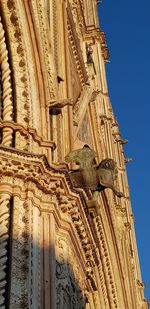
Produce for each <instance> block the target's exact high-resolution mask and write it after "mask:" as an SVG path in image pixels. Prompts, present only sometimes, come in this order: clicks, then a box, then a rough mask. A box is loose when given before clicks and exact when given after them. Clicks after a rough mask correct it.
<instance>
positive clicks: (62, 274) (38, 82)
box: [0, 0, 148, 309]
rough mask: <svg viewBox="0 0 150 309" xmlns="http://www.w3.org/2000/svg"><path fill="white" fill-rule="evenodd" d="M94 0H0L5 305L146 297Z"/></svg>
mask: <svg viewBox="0 0 150 309" xmlns="http://www.w3.org/2000/svg"><path fill="white" fill-rule="evenodd" d="M97 2H98V1H96V0H0V309H23V308H24V309H25V308H26V309H62V308H63V309H115V308H118V309H147V308H148V302H147V300H146V299H145V298H144V292H143V291H144V284H143V283H142V280H141V274H140V266H139V261H138V253H137V248H136V240H135V234H134V222H133V214H132V209H131V206H130V197H129V188H128V182H127V176H126V168H125V163H126V162H127V159H126V158H125V155H124V151H123V144H124V143H125V142H126V140H125V141H124V140H122V138H121V136H120V133H119V127H118V123H117V121H116V119H115V116H114V114H113V110H112V106H111V103H110V98H109V94H108V89H107V81H106V74H105V63H106V62H108V60H109V52H108V48H107V44H106V39H105V33H104V32H103V31H101V28H100V26H99V21H98V14H97Z"/></svg>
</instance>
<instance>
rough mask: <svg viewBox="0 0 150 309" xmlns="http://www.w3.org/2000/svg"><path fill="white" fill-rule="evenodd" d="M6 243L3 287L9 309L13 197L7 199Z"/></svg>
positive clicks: (7, 308) (6, 305) (6, 306)
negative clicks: (4, 281) (4, 285)
mask: <svg viewBox="0 0 150 309" xmlns="http://www.w3.org/2000/svg"><path fill="white" fill-rule="evenodd" d="M8 225H9V226H8V235H9V238H8V243H7V247H6V249H7V257H8V260H7V266H6V282H7V283H6V289H5V308H6V309H9V308H10V306H9V303H10V283H11V261H12V234H13V197H11V198H10V201H9V223H8Z"/></svg>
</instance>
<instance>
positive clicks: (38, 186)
mask: <svg viewBox="0 0 150 309" xmlns="http://www.w3.org/2000/svg"><path fill="white" fill-rule="evenodd" d="M0 157H1V160H0V174H1V179H0V182H1V186H0V192H1V193H3V192H7V194H10V195H13V196H18V197H19V198H20V199H21V200H24V201H26V200H27V191H28V192H29V196H30V198H31V199H32V202H33V200H34V203H35V205H36V207H38V208H39V209H40V211H42V210H43V208H42V207H43V206H42V205H44V204H45V203H48V202H49V203H52V204H54V205H56V206H55V207H57V208H58V209H59V210H61V211H62V212H63V213H64V214H68V215H69V216H70V218H71V220H72V223H73V225H74V228H75V229H76V232H77V235H78V237H79V241H80V244H81V246H82V249H83V252H84V255H85V258H86V261H87V263H89V264H90V265H91V263H92V261H94V260H95V257H94V256H95V255H94V254H93V251H92V247H93V244H94V243H95V241H94V238H93V235H92V231H91V228H90V224H89V222H88V218H87V215H86V214H87V208H88V207H87V205H86V200H85V196H84V195H83V194H82V190H80V191H77V190H74V189H72V188H71V184H70V182H69V178H68V177H67V171H64V170H63V171H62V170H60V169H57V168H55V167H52V166H50V165H49V164H48V162H47V160H46V157H45V156H43V155H36V154H31V153H29V152H25V151H20V150H16V149H13V148H9V149H8V148H6V147H3V146H1V147H0ZM95 263H97V262H96V260H95ZM93 278H94V274H93V277H92V278H91V280H92V282H93V280H94V281H95V279H93ZM91 284H92V286H93V287H94V286H96V283H95V285H93V283H91Z"/></svg>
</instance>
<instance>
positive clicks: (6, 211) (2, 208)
mask: <svg viewBox="0 0 150 309" xmlns="http://www.w3.org/2000/svg"><path fill="white" fill-rule="evenodd" d="M9 201H10V196H9V195H8V194H1V197H0V308H5V301H6V297H7V293H6V286H7V284H8V282H7V279H8V269H7V267H8V241H9V237H10V235H9V224H10V207H9Z"/></svg>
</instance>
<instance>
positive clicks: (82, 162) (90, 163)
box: [65, 145, 123, 197]
mask: <svg viewBox="0 0 150 309" xmlns="http://www.w3.org/2000/svg"><path fill="white" fill-rule="evenodd" d="M95 156H96V153H95V152H94V151H93V150H92V149H90V148H89V147H88V146H87V145H85V146H84V147H83V148H82V149H78V150H74V151H72V152H70V153H69V154H68V155H67V156H66V158H65V159H66V161H67V162H76V163H77V164H78V165H79V169H78V170H75V171H71V172H70V174H69V175H70V179H71V182H72V184H73V186H74V187H81V188H85V189H91V190H93V191H102V190H104V189H105V188H110V189H112V190H113V192H114V193H115V194H116V195H117V196H118V197H122V196H123V194H122V193H121V192H119V191H118V190H117V189H116V187H115V184H114V181H115V180H116V178H117V168H116V163H115V162H114V160H112V159H105V160H103V161H102V162H101V163H100V164H99V165H98V166H97V165H96V161H95Z"/></svg>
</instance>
